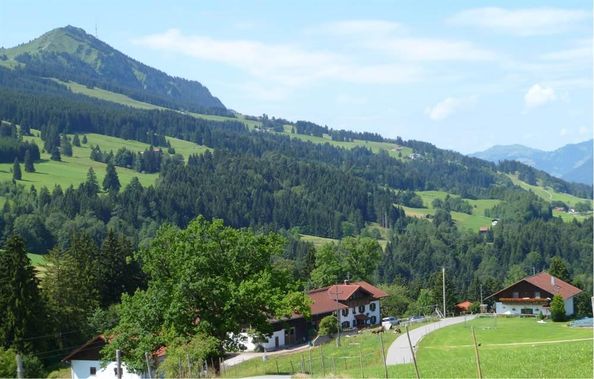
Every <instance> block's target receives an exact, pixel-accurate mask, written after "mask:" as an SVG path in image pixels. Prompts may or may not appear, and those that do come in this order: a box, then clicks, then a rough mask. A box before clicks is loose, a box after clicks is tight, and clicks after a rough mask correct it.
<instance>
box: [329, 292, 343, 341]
mask: <svg viewBox="0 0 594 379" xmlns="http://www.w3.org/2000/svg"><path fill="white" fill-rule="evenodd" d="M335 287H336V292H335V293H332V292H330V295H335V296H336V298H335V299H336V304H337V305H338V304H339V302H338V295H340V294H342V291H338V284H337V285H335ZM336 322H337V323H338V334H337V338H336V347H339V346H340V329H341V328H342V325H341V324H340V309H338V308H337V309H336Z"/></svg>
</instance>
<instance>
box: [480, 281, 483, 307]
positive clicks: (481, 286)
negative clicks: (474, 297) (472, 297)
mask: <svg viewBox="0 0 594 379" xmlns="http://www.w3.org/2000/svg"><path fill="white" fill-rule="evenodd" d="M480 289H481V304H482V303H483V285H482V284H481V285H480Z"/></svg>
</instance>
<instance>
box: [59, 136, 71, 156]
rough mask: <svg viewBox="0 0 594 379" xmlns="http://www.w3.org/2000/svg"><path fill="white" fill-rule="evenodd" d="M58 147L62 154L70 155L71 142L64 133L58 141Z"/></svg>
mask: <svg viewBox="0 0 594 379" xmlns="http://www.w3.org/2000/svg"><path fill="white" fill-rule="evenodd" d="M60 149H61V150H62V154H64V155H65V156H67V157H71V156H72V144H71V143H70V140H69V139H68V136H67V135H65V134H63V135H62V140H61V142H60Z"/></svg>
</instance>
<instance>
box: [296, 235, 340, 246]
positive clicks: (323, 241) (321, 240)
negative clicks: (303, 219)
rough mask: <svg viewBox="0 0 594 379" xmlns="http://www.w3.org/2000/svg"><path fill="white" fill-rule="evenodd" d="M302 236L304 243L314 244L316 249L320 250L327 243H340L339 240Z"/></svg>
mask: <svg viewBox="0 0 594 379" xmlns="http://www.w3.org/2000/svg"><path fill="white" fill-rule="evenodd" d="M300 236H301V239H302V240H303V241H306V242H311V243H313V244H314V246H315V248H316V249H319V248H320V247H321V246H323V245H325V244H327V243H330V242H335V243H338V240H335V239H332V238H325V237H318V236H312V235H309V234H300Z"/></svg>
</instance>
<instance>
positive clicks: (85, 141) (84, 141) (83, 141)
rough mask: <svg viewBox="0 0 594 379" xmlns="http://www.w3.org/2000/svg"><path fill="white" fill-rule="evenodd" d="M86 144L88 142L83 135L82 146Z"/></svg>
mask: <svg viewBox="0 0 594 379" xmlns="http://www.w3.org/2000/svg"><path fill="white" fill-rule="evenodd" d="M87 142H88V141H87V136H86V135H83V138H82V143H83V145H86V144H87Z"/></svg>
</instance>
